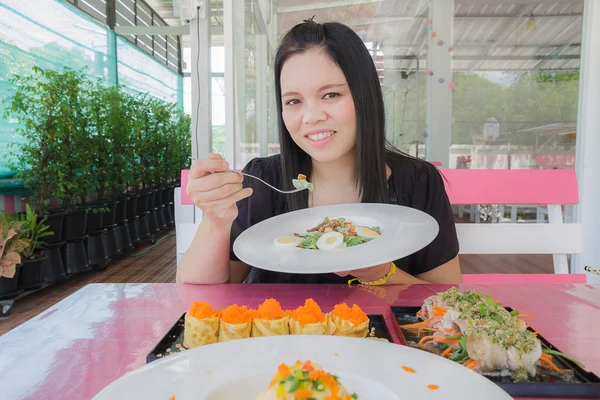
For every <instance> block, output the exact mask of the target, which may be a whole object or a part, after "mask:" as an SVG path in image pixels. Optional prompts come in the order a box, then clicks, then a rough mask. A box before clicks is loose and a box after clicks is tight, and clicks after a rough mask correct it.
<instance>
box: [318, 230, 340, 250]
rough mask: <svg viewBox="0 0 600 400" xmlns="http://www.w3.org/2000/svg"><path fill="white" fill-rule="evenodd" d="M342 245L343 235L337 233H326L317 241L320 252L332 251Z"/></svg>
mask: <svg viewBox="0 0 600 400" xmlns="http://www.w3.org/2000/svg"><path fill="white" fill-rule="evenodd" d="M343 243H344V235H342V234H341V233H339V232H327V233H325V234H324V235H322V236H321V237H320V238H319V239H318V240H317V247H318V248H319V249H320V250H332V249H337V248H338V247H341V246H342V244H343Z"/></svg>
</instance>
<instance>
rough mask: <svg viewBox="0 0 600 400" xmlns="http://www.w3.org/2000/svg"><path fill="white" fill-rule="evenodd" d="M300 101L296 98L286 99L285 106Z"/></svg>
mask: <svg viewBox="0 0 600 400" xmlns="http://www.w3.org/2000/svg"><path fill="white" fill-rule="evenodd" d="M299 102H300V101H298V100H296V99H292V100H288V101H286V102H285V105H286V106H294V105H296V104H298V103H299Z"/></svg>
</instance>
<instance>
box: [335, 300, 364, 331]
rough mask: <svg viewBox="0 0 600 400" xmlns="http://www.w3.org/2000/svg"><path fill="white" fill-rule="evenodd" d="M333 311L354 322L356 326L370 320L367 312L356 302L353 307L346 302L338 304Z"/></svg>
mask: <svg viewBox="0 0 600 400" xmlns="http://www.w3.org/2000/svg"><path fill="white" fill-rule="evenodd" d="M331 313H332V314H333V315H336V316H337V317H339V318H341V319H343V320H347V321H350V322H352V324H353V325H354V326H356V325H360V324H362V323H363V322H365V321H368V320H369V317H367V314H365V312H364V311H363V310H362V309H361V308H360V307H359V306H358V305H356V304H353V305H352V308H350V307H348V304H346V303H341V304H336V305H335V307H333V311H331Z"/></svg>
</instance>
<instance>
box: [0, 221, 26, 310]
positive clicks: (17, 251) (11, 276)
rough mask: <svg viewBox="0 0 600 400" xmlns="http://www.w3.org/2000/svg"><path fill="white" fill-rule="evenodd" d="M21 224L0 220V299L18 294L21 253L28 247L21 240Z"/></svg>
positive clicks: (23, 240)
mask: <svg viewBox="0 0 600 400" xmlns="http://www.w3.org/2000/svg"><path fill="white" fill-rule="evenodd" d="M21 225H22V223H21V222H16V221H7V220H6V219H5V218H0V299H7V298H12V297H15V296H16V295H17V294H19V274H20V272H21V252H22V251H23V250H24V249H25V248H27V246H29V243H28V242H27V240H25V239H23V238H22V237H21V236H22V235H23V231H22V230H21Z"/></svg>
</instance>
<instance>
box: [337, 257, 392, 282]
mask: <svg viewBox="0 0 600 400" xmlns="http://www.w3.org/2000/svg"><path fill="white" fill-rule="evenodd" d="M396 268H397V267H396V264H394V263H393V262H391V263H390V270H389V271H388V273H387V274H385V276H384V277H383V278H381V279H377V280H376V281H371V282H363V281H361V280H360V279H358V278H353V279H350V280H348V285H350V284H351V283H352V282H354V281H358V282H359V283H360V284H361V285H365V286H381V285H385V284H386V283H387V281H389V280H390V278H391V277H392V276H394V274H395V273H396Z"/></svg>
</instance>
